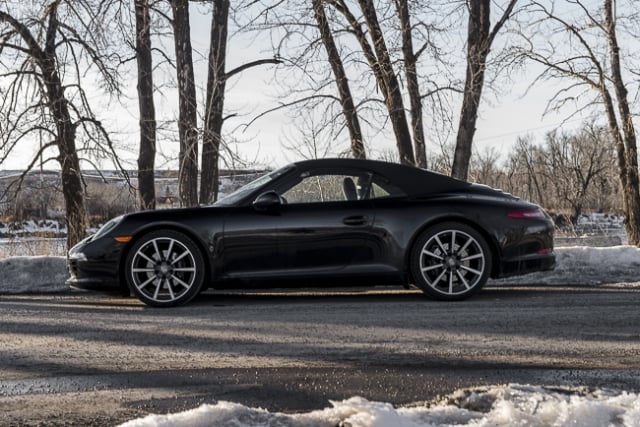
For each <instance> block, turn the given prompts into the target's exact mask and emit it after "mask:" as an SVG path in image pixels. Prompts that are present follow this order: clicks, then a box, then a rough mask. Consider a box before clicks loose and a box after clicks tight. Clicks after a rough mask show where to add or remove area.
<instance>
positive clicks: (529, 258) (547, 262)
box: [493, 252, 556, 278]
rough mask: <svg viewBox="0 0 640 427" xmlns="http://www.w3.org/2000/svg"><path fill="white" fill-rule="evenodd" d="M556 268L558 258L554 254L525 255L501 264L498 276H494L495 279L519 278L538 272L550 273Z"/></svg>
mask: <svg viewBox="0 0 640 427" xmlns="http://www.w3.org/2000/svg"><path fill="white" fill-rule="evenodd" d="M555 266H556V256H555V254H554V253H553V252H552V253H549V254H544V255H539V254H533V255H525V256H522V257H519V258H517V259H511V260H508V261H503V262H502V263H500V271H498V272H497V274H496V275H493V277H494V278H500V277H509V276H519V275H521V274H527V273H533V272H536V271H549V270H553V269H554V268H555Z"/></svg>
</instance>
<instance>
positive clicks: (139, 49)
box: [135, 0, 156, 209]
mask: <svg viewBox="0 0 640 427" xmlns="http://www.w3.org/2000/svg"><path fill="white" fill-rule="evenodd" d="M135 11H136V59H137V61H138V105H139V109H140V150H139V153H138V195H139V199H140V209H155V207H156V190H155V180H154V164H155V156H156V113H155V106H154V102H153V63H152V57H151V35H150V30H151V20H150V16H149V0H135Z"/></svg>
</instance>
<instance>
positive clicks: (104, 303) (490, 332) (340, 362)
mask: <svg viewBox="0 0 640 427" xmlns="http://www.w3.org/2000/svg"><path fill="white" fill-rule="evenodd" d="M638 307H640V285H636V286H626V287H623V286H609V287H598V288H594V287H571V288H558V287H552V288H551V287H547V288H545V287H513V288H503V287H500V288H499V287H494V288H492V287H488V288H486V289H485V290H484V291H483V292H482V293H481V294H479V295H477V296H475V297H473V298H472V299H470V300H467V301H464V302H458V303H443V302H435V301H430V300H428V299H425V298H424V297H423V296H422V295H421V294H420V293H418V292H414V291H384V290H380V291H370V292H346V291H341V292H314V291H309V292H296V293H284V294H283V293H278V292H269V293H267V292H264V293H228V292H227V293H212V294H204V295H202V296H201V297H199V298H198V299H197V300H196V301H195V302H194V303H192V304H190V305H188V306H186V307H179V308H176V309H153V308H148V307H145V306H144V305H142V304H141V303H139V302H138V301H137V300H134V299H122V298H114V297H112V296H105V295H101V294H97V293H83V292H73V293H67V294H57V295H22V296H0V425H2V426H5V425H7V426H11V425H47V426H49V425H66V426H70V425H89V424H91V425H114V424H117V423H119V422H123V421H126V420H128V419H131V418H136V417H139V416H143V415H146V414H148V413H166V412H176V411H181V410H185V409H188V408H193V407H196V406H198V405H200V404H201V403H214V402H216V401H217V400H228V401H235V402H239V403H243V404H245V405H249V406H260V407H263V408H266V409H269V410H272V411H274V410H277V411H303V410H304V411H306V410H311V409H319V408H323V407H326V406H328V405H329V403H328V400H329V399H332V400H340V399H344V398H348V397H352V396H354V395H359V396H363V397H366V398H368V399H370V400H380V401H386V402H392V403H394V404H397V405H405V404H412V403H416V402H424V401H432V400H434V399H439V398H441V397H442V396H446V395H447V394H449V393H451V392H453V391H454V390H456V389H459V388H472V387H477V386H482V385H493V384H505V383H523V384H539V385H547V386H584V387H604V388H614V389H622V390H627V391H635V392H639V391H640V326H639V325H640V310H639V309H638Z"/></svg>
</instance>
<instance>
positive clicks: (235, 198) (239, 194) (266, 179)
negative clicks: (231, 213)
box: [213, 165, 293, 206]
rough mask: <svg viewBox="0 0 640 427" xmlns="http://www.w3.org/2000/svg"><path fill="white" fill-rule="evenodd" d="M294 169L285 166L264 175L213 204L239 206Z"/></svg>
mask: <svg viewBox="0 0 640 427" xmlns="http://www.w3.org/2000/svg"><path fill="white" fill-rule="evenodd" d="M292 167H293V166H291V165H289V166H285V167H283V168H280V169H277V170H275V171H273V172H270V173H268V174H266V175H262V176H261V177H260V178H258V179H256V180H254V181H251V182H250V183H248V184H246V185H243V186H242V187H240V188H239V189H237V190H236V191H234V192H233V193H231V194H228V195H226V196H224V197H223V198H222V199H220V200H218V201H217V202H215V203H214V204H213V206H233V205H235V204H237V203H238V202H239V201H241V200H242V199H244V198H245V197H246V196H247V195H249V194H250V193H252V192H253V191H254V190H257V189H258V188H261V187H264V186H265V185H267V184H268V183H270V182H271V181H273V180H274V179H276V178H278V177H279V176H282V175H284V174H285V173H287V172H288V171H289V170H291V168H292Z"/></svg>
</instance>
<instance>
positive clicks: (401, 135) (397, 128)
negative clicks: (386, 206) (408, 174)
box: [358, 0, 415, 165]
mask: <svg viewBox="0 0 640 427" xmlns="http://www.w3.org/2000/svg"><path fill="white" fill-rule="evenodd" d="M358 3H359V4H360V8H361V9H362V13H363V15H364V19H365V21H366V23H367V27H368V28H369V33H370V35H371V39H372V41H373V48H374V50H375V54H376V57H377V63H378V66H379V67H380V74H381V76H382V78H383V80H384V83H385V84H384V86H383V87H386V89H387V90H386V93H384V95H385V96H384V98H385V104H386V106H387V110H388V111H389V119H390V120H391V125H392V127H393V132H394V134H395V137H396V144H397V146H398V154H399V155H400V162H401V163H403V164H409V165H414V164H415V157H414V155H413V148H412V146H411V132H410V131H409V125H408V124H407V116H406V114H405V111H404V103H403V101H402V92H401V91H400V84H399V83H398V79H397V77H396V74H395V71H394V69H393V65H392V64H391V58H390V57H389V50H388V49H387V45H386V43H385V40H384V35H383V33H382V29H381V28H380V23H379V22H378V16H377V13H376V9H375V7H374V5H373V2H372V0H358Z"/></svg>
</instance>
